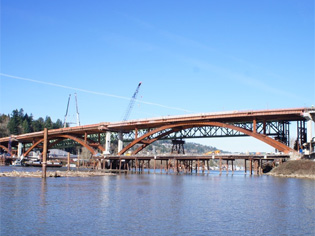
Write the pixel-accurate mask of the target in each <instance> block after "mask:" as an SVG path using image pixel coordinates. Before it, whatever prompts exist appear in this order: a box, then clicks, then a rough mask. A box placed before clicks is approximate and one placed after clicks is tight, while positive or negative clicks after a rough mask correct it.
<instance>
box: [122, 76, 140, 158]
mask: <svg viewBox="0 0 315 236" xmlns="http://www.w3.org/2000/svg"><path fill="white" fill-rule="evenodd" d="M141 83H142V82H140V83H139V84H138V86H137V88H136V91H135V92H134V94H133V95H132V97H131V99H130V102H129V104H128V107H127V110H126V113H125V115H124V117H123V121H126V120H127V119H128V118H129V116H130V112H131V110H132V108H133V106H134V104H135V101H136V98H137V94H138V92H139V88H140V86H141ZM123 146H124V144H123V133H122V130H120V131H119V133H118V152H120V151H121V150H122V149H123Z"/></svg>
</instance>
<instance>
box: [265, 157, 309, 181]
mask: <svg viewBox="0 0 315 236" xmlns="http://www.w3.org/2000/svg"><path fill="white" fill-rule="evenodd" d="M267 175H271V176H278V177H288V178H310V179H315V161H311V160H295V161H287V162H284V163H282V164H281V165H279V166H277V167H275V168H274V169H273V170H271V171H270V172H269V173H268V174H267Z"/></svg>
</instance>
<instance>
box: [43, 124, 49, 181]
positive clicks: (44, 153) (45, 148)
mask: <svg viewBox="0 0 315 236" xmlns="http://www.w3.org/2000/svg"><path fill="white" fill-rule="evenodd" d="M47 148H48V129H47V128H44V148H43V162H42V178H46V166H47Z"/></svg>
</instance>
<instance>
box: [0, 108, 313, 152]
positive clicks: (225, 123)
mask: <svg viewBox="0 0 315 236" xmlns="http://www.w3.org/2000/svg"><path fill="white" fill-rule="evenodd" d="M306 112H312V113H314V112H315V108H288V109H273V110H252V111H230V112H214V113H201V114H191V115H180V116H167V117H157V118H150V119H140V120H130V121H121V122H101V123H98V124H90V125H82V126H76V127H67V128H60V129H52V130H49V131H48V136H49V139H55V140H56V139H57V141H55V142H54V143H57V142H59V140H60V139H72V140H74V141H76V142H78V143H80V144H81V145H82V146H84V147H86V148H87V149H88V150H89V151H90V152H92V153H93V154H94V153H95V152H96V149H95V148H97V149H99V150H101V151H103V150H104V148H103V147H102V145H101V144H100V143H99V142H98V143H95V142H94V141H93V142H94V143H93V142H92V141H90V140H88V138H87V135H92V134H100V133H105V132H106V131H111V132H132V131H135V133H136V137H135V138H134V140H133V141H132V142H131V143H130V144H129V145H127V147H125V148H124V149H123V151H122V152H120V153H119V154H120V155H122V154H123V153H124V152H126V151H127V150H128V149H129V148H130V147H132V146H134V145H135V144H141V145H142V146H141V147H139V148H138V149H137V150H136V151H135V152H134V154H136V153H137V152H139V151H141V150H142V149H143V148H145V147H146V146H148V145H149V144H151V143H153V142H154V141H156V140H158V139H159V138H161V137H163V136H165V135H167V134H170V133H172V132H176V131H178V130H183V129H187V128H191V127H201V126H204V125H210V126H218V127H226V128H229V129H233V130H238V131H240V132H242V133H244V134H246V135H250V136H252V137H254V138H257V139H259V140H261V141H263V142H265V143H267V144H269V145H271V146H273V147H275V148H276V149H278V150H279V151H282V152H286V153H288V152H290V151H293V150H292V149H291V148H289V147H288V146H287V145H285V144H283V143H281V142H279V141H276V140H275V139H272V138H270V137H268V136H267V135H264V134H261V133H257V132H255V130H256V129H255V130H253V131H252V130H249V129H244V128H241V127H238V126H236V125H233V124H237V123H239V122H252V123H253V124H255V125H254V126H255V127H256V124H257V123H258V122H260V123H261V122H269V121H305V120H306V118H305V117H304V116H303V114H304V113H306ZM138 130H147V131H146V133H144V134H143V135H141V136H140V137H138ZM159 131H162V132H164V133H158V132H159ZM152 134H158V136H156V137H153V136H151V137H150V135H152ZM43 137H44V132H43V131H40V132H33V133H28V134H22V135H11V136H10V137H5V138H0V145H1V146H0V147H3V148H2V149H4V150H6V148H7V147H8V143H9V142H10V140H11V142H12V143H14V145H16V144H17V142H22V143H31V144H32V148H31V149H33V148H34V147H35V146H36V145H39V144H40V143H42V142H43ZM152 137H153V138H152ZM28 151H29V150H28Z"/></svg>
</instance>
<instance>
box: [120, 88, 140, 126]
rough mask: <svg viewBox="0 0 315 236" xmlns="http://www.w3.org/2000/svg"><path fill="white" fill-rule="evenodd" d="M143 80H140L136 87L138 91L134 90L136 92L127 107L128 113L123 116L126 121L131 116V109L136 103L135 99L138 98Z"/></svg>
mask: <svg viewBox="0 0 315 236" xmlns="http://www.w3.org/2000/svg"><path fill="white" fill-rule="evenodd" d="M141 84H142V82H140V83H139V84H138V86H137V88H136V91H135V92H134V94H133V95H132V97H131V99H130V102H129V105H128V107H127V110H126V113H125V115H124V118H123V121H126V120H128V118H129V116H130V113H131V110H132V108H133V106H134V104H135V101H136V98H137V94H138V92H139V89H140V86H141Z"/></svg>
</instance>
